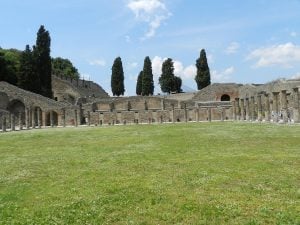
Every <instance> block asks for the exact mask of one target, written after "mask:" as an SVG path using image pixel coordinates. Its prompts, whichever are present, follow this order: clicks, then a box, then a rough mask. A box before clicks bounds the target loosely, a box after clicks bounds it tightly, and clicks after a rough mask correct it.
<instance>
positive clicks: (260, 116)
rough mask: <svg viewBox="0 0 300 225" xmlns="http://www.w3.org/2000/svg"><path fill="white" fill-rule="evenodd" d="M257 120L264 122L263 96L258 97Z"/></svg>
mask: <svg viewBox="0 0 300 225" xmlns="http://www.w3.org/2000/svg"><path fill="white" fill-rule="evenodd" d="M257 119H258V121H262V103H261V95H257Z"/></svg>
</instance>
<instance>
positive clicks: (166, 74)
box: [159, 58, 174, 93]
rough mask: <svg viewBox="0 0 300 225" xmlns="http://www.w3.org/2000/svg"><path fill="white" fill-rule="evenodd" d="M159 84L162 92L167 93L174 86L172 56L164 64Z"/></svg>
mask: <svg viewBox="0 0 300 225" xmlns="http://www.w3.org/2000/svg"><path fill="white" fill-rule="evenodd" d="M159 84H160V88H161V90H162V92H166V93H170V92H171V91H172V89H173V87H174V86H173V85H174V64H173V60H172V59H170V58H168V59H167V60H165V61H164V62H163V64H162V74H161V76H160V77H159Z"/></svg>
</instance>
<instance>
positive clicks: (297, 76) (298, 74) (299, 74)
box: [291, 72, 300, 79]
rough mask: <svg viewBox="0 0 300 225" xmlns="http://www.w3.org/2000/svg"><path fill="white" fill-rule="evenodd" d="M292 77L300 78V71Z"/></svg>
mask: <svg viewBox="0 0 300 225" xmlns="http://www.w3.org/2000/svg"><path fill="white" fill-rule="evenodd" d="M291 78H292V79H300V72H299V73H296V74H295V75H293V76H292V77H291Z"/></svg>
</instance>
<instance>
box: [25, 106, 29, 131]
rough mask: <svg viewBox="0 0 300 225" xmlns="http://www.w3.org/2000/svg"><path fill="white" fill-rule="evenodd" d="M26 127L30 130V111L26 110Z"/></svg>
mask: <svg viewBox="0 0 300 225" xmlns="http://www.w3.org/2000/svg"><path fill="white" fill-rule="evenodd" d="M25 126H26V129H27V130H29V127H30V126H29V109H28V108H25Z"/></svg>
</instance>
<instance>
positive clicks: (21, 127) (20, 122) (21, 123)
mask: <svg viewBox="0 0 300 225" xmlns="http://www.w3.org/2000/svg"><path fill="white" fill-rule="evenodd" d="M19 127H20V130H23V121H22V112H19Z"/></svg>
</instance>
